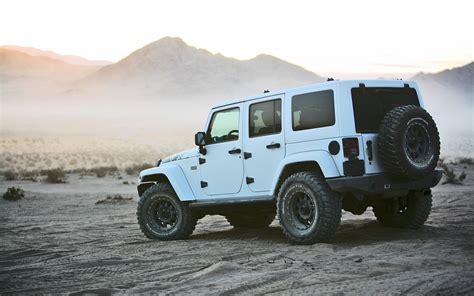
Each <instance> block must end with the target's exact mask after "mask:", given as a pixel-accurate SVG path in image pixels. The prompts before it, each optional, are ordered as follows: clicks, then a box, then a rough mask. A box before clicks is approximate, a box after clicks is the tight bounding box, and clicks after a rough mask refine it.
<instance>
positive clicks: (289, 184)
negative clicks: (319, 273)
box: [277, 172, 341, 245]
mask: <svg viewBox="0 0 474 296" xmlns="http://www.w3.org/2000/svg"><path fill="white" fill-rule="evenodd" d="M277 204H278V218H279V220H280V225H281V226H282V228H283V233H284V234H285V236H286V237H287V238H288V240H289V241H290V242H291V243H293V244H304V245H309V244H314V243H317V242H324V241H328V240H329V239H330V238H332V236H333V235H334V233H335V232H336V229H337V227H338V226H339V223H340V221H341V198H340V196H339V195H338V194H337V193H336V192H334V191H332V190H331V189H330V188H329V186H328V185H327V183H326V181H325V180H324V178H323V177H322V176H321V175H320V174H317V173H314V172H300V173H296V174H294V175H291V176H290V177H288V179H286V180H285V182H284V183H283V185H282V187H281V189H280V192H279V193H278V203H277Z"/></svg>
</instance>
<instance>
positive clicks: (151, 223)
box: [137, 183, 197, 240]
mask: <svg viewBox="0 0 474 296" xmlns="http://www.w3.org/2000/svg"><path fill="white" fill-rule="evenodd" d="M137 219H138V224H139V225H140V229H141V231H142V232H143V234H145V236H146V237H148V238H151V239H159V240H177V239H185V238H187V237H188V236H189V235H191V233H192V232H193V231H194V227H195V226H196V222H197V219H196V217H194V215H193V213H192V212H191V210H190V209H189V207H188V205H187V204H186V203H183V202H181V201H180V200H179V199H178V197H177V196H176V193H175V192H174V190H173V188H172V187H171V185H170V184H167V183H158V184H156V185H153V186H152V187H150V188H148V189H147V190H146V191H145V192H144V193H143V194H142V196H141V197H140V200H139V202H138V208H137Z"/></svg>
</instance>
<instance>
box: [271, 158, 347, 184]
mask: <svg viewBox="0 0 474 296" xmlns="http://www.w3.org/2000/svg"><path fill="white" fill-rule="evenodd" d="M307 161H311V162H315V163H316V164H317V165H319V167H320V169H321V172H322V173H323V176H324V178H333V177H340V176H341V174H340V172H339V170H338V168H337V166H336V163H335V162H334V159H333V158H332V157H331V155H330V154H329V152H327V151H324V150H319V151H307V152H300V153H295V154H292V155H289V156H287V157H285V158H284V159H283V160H282V161H281V162H280V164H279V165H278V167H277V169H276V171H277V172H278V174H275V176H274V177H273V181H272V186H271V192H275V190H276V187H277V186H278V181H279V180H280V177H281V175H282V174H283V172H284V170H285V167H286V166H287V165H289V164H293V163H298V162H307Z"/></svg>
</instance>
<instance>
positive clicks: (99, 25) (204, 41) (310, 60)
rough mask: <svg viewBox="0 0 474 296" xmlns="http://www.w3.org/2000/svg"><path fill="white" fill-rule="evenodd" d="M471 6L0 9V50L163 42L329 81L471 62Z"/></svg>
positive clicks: (187, 4)
mask: <svg viewBox="0 0 474 296" xmlns="http://www.w3.org/2000/svg"><path fill="white" fill-rule="evenodd" d="M473 27H474V24H473V18H472V5H471V2H470V1H449V2H447V1H437V2H434V1H291V2H290V1H286V2H283V1H92V0H81V1H53V0H44V1H33V0H32V1H27V0H12V1H8V0H6V1H2V2H1V3H0V45H21V46H32V47H36V48H39V49H45V50H52V51H55V52H57V53H60V54H74V55H79V56H83V57H85V58H88V59H100V60H104V59H105V60H110V61H114V62H115V61H118V60H120V59H122V58H124V57H125V56H127V55H128V54H130V53H131V52H132V51H134V50H136V49H138V48H140V47H143V46H145V45H146V44H148V43H150V42H153V41H155V40H157V39H160V38H162V37H164V36H177V37H180V38H182V39H183V40H184V41H185V42H187V43H188V44H189V45H192V46H195V47H199V48H204V49H207V50H209V51H211V52H212V53H222V54H223V55H225V56H229V57H235V58H238V59H249V58H252V57H254V56H256V55H258V54H260V53H267V54H271V55H274V56H277V57H279V58H281V59H284V60H287V61H290V62H292V63H295V64H298V65H301V66H303V67H305V68H307V69H308V70H311V71H313V72H315V73H318V74H320V75H323V76H333V75H337V76H338V77H339V78H348V77H351V76H354V77H357V76H358V75H360V74H364V75H366V76H372V77H378V76H380V75H400V74H403V73H405V74H406V75H402V76H409V74H410V75H411V74H413V73H416V72H419V71H425V72H435V71H440V70H443V69H446V68H452V67H456V66H460V65H463V64H466V63H468V62H470V61H471V60H472V59H473V49H474V46H473V43H474V37H473V36H474V35H473V34H472V31H471V29H472V28H473Z"/></svg>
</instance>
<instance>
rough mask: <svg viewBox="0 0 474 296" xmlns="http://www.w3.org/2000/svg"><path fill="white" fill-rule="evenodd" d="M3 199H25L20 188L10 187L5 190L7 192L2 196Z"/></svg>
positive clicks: (23, 192)
mask: <svg viewBox="0 0 474 296" xmlns="http://www.w3.org/2000/svg"><path fill="white" fill-rule="evenodd" d="M2 197H3V199H6V200H10V201H15V200H20V199H22V198H23V197H25V191H23V189H21V188H20V187H10V188H8V189H7V192H5V193H4V194H3V196H2Z"/></svg>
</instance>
